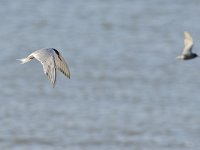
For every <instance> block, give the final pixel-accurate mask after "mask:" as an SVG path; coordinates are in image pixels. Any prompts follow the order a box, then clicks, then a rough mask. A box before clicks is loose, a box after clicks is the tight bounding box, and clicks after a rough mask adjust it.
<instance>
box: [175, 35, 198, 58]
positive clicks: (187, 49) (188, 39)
mask: <svg viewBox="0 0 200 150" xmlns="http://www.w3.org/2000/svg"><path fill="white" fill-rule="evenodd" d="M184 36H185V39H184V49H183V52H182V54H181V55H180V56H178V57H176V59H182V60H188V59H193V58H195V57H198V55H197V54H196V53H193V52H192V47H193V45H194V42H193V39H192V36H191V35H190V33H189V32H184Z"/></svg>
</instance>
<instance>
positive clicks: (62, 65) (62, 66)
mask: <svg viewBox="0 0 200 150" xmlns="http://www.w3.org/2000/svg"><path fill="white" fill-rule="evenodd" d="M53 50H54V52H55V55H54V58H55V65H56V69H58V70H59V71H60V72H62V73H63V74H64V75H65V76H67V77H68V78H70V71H69V67H68V65H67V63H66V61H65V60H64V58H63V57H62V56H61V54H60V53H59V52H58V51H57V50H56V49H53Z"/></svg>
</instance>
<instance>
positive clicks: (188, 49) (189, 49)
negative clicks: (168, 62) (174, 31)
mask: <svg viewBox="0 0 200 150" xmlns="http://www.w3.org/2000/svg"><path fill="white" fill-rule="evenodd" d="M184 37H185V39H184V45H185V46H184V49H183V54H185V55H187V54H190V53H191V52H192V46H193V45H194V42H193V39H192V36H191V35H190V33H189V32H184Z"/></svg>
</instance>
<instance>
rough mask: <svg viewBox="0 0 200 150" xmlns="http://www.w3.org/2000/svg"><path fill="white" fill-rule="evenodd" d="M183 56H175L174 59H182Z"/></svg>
mask: <svg viewBox="0 0 200 150" xmlns="http://www.w3.org/2000/svg"><path fill="white" fill-rule="evenodd" d="M183 58H184V57H183V56H177V57H176V59H183Z"/></svg>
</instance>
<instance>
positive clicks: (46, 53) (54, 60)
mask: <svg viewBox="0 0 200 150" xmlns="http://www.w3.org/2000/svg"><path fill="white" fill-rule="evenodd" d="M34 58H35V59H37V60H38V61H39V62H40V63H41V64H42V66H43V69H44V73H45V74H46V75H47V76H48V79H49V80H50V82H51V83H52V85H53V87H54V86H55V83H56V69H58V70H59V71H61V72H62V73H63V74H64V75H65V76H67V77H68V78H70V71H69V67H68V65H67V63H66V61H65V60H64V58H63V57H62V56H61V54H60V52H58V50H56V49H54V48H43V49H39V50H36V51H35V52H33V53H31V54H30V55H29V56H28V57H26V58H23V59H18V60H20V61H21V64H24V63H27V62H29V61H31V60H32V59H34Z"/></svg>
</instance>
